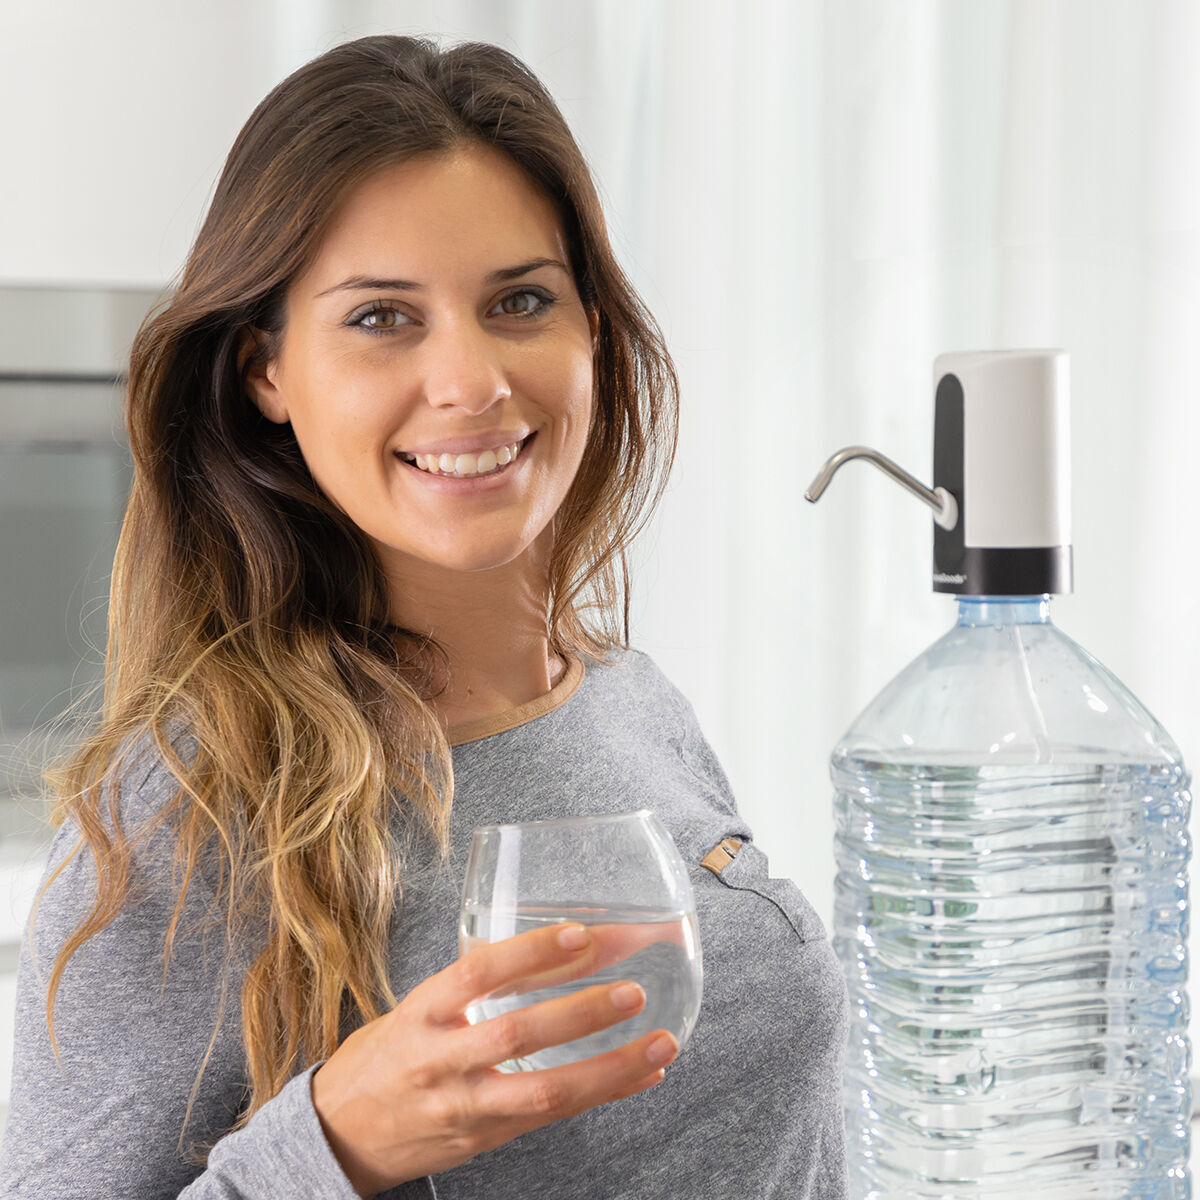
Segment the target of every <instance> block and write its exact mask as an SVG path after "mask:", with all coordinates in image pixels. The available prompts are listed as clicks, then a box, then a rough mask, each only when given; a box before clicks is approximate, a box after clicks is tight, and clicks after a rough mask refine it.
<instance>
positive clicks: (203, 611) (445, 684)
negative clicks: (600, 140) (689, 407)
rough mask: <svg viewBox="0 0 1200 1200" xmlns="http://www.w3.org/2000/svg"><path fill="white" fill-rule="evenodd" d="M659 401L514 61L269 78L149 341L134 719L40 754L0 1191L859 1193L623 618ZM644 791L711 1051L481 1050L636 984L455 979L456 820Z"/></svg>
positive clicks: (586, 947)
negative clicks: (54, 765) (484, 1007)
mask: <svg viewBox="0 0 1200 1200" xmlns="http://www.w3.org/2000/svg"><path fill="white" fill-rule="evenodd" d="M675 415H676V414H675V377H674V372H673V370H672V367H671V363H670V359H669V357H668V356H667V353H666V351H665V349H664V347H663V346H662V343H661V340H660V337H659V334H658V331H657V327H656V326H655V325H654V323H653V321H652V319H651V318H650V317H649V315H648V314H647V313H646V312H645V310H644V309H643V308H642V306H641V304H640V302H639V301H638V299H637V297H636V296H635V294H634V292H633V290H632V288H631V287H630V286H629V284H628V282H627V281H626V280H625V278H624V276H623V275H622V274H621V272H620V270H619V268H618V267H617V265H616V263H615V261H614V259H613V256H612V252H611V249H610V247H609V245H608V242H607V239H606V236H605V230H604V223H603V218H602V215H601V212H600V208H599V204H598V201H597V198H596V193H595V190H594V187H593V185H592V183H591V181H590V178H589V175H588V172H587V168H586V166H585V164H584V162H583V159H582V157H581V155H580V153H579V150H578V148H577V147H576V145H575V143H574V141H573V140H572V138H571V136H570V133H569V131H568V130H567V129H566V126H565V125H564V123H563V121H562V118H561V116H560V114H559V113H558V111H557V109H556V108H555V106H554V104H553V102H552V101H551V99H550V98H549V96H548V95H547V94H546V92H545V91H544V90H543V89H542V87H541V86H540V84H539V83H538V82H537V81H536V80H535V79H534V78H533V77H532V76H531V75H530V74H529V72H528V71H527V70H526V69H525V68H524V67H523V66H522V65H521V64H520V63H519V62H517V61H516V60H515V59H513V58H512V57H511V56H510V55H508V54H506V53H504V52H503V51H501V50H499V49H497V48H495V47H491V46H482V45H469V46H460V47H457V48H453V49H449V50H447V51H444V52H442V51H439V50H438V49H437V48H435V47H434V46H432V45H431V44H429V43H426V42H423V41H419V40H413V39H408V38H401V37H371V38H364V39H361V40H359V41H357V42H352V43H349V44H347V45H344V46H340V47H338V48H336V49H334V50H332V51H330V52H329V53H327V54H325V55H323V56H322V57H320V58H318V59H316V60H315V61H313V62H311V63H309V64H308V65H307V66H305V67H304V68H302V69H301V70H299V71H297V72H296V73H295V74H294V75H292V76H291V77H290V78H288V79H287V80H285V81H284V82H283V83H281V84H280V85H279V86H278V87H277V88H276V89H275V90H274V91H273V92H272V93H271V94H270V95H269V96H268V97H267V98H266V100H264V101H263V103H262V104H261V105H260V106H259V108H258V109H257V110H256V112H255V113H254V114H253V115H252V116H251V118H250V120H249V122H248V123H247V125H246V127H245V128H244V129H243V131H242V133H241V134H240V136H239V137H238V139H237V142H236V143H235V145H234V147H233V150H232V152H231V154H230V157H229V160H228V162H227V164H226V167H225V170H224V172H223V174H222V177H221V180H220V183H219V185H218V188H217V191H216V194H215V196H214V199H213V202H212V206H211V209H210V211H209V214H208V217H207V219H206V221H205V223H204V226H203V228H202V229H201V231H200V234H199V236H198V238H197V241H196V244H195V246H194V248H193V250H192V253H191V255H190V257H189V259H188V262H187V264H186V267H185V269H184V272H183V276H182V280H181V282H180V284H179V287H178V289H177V290H176V292H175V294H174V296H173V297H172V298H171V300H170V302H169V303H168V304H167V305H166V306H165V307H164V308H162V310H161V311H159V312H158V313H157V314H156V315H154V316H152V317H151V318H150V319H148V320H147V322H146V324H145V325H144V326H143V328H142V330H141V331H140V332H139V335H138V337H137V339H136V341H135V344H134V347H133V352H132V357H131V364H130V373H129V392H128V425H129V432H130V440H131V445H132V450H133V455H134V461H135V465H136V477H135V483H134V488H133V493H132V496H131V499H130V504H129V511H128V514H127V517H126V522H125V526H124V529H123V532H122V538H121V544H120V548H119V551H118V554H117V560H116V563H115V566H114V576H113V594H112V609H111V612H112V617H111V631H110V645H109V661H110V671H109V677H108V682H107V694H106V704H105V710H104V718H103V722H102V724H101V725H100V727H99V729H98V731H97V732H96V733H95V734H94V736H92V737H91V738H90V740H88V741H87V742H86V743H85V744H84V745H83V746H82V747H81V748H80V749H79V751H78V753H77V754H76V755H75V757H74V758H73V759H72V760H71V761H70V763H69V764H68V765H67V767H66V768H65V769H64V770H63V771H61V772H59V773H58V775H57V776H56V782H57V784H58V787H59V799H58V801H57V804H56V807H55V812H54V820H55V822H56V824H58V825H59V826H60V828H59V831H58V835H57V837H56V839H55V843H54V846H53V848H52V850H51V853H50V860H49V864H48V867H47V876H46V886H45V889H44V891H43V892H42V894H41V896H40V899H39V904H38V906H37V907H36V908H35V910H34V914H33V917H32V919H31V923H30V930H31V932H30V933H28V934H27V936H26V940H25V944H24V947H23V951H22V960H21V965H20V975H19V994H18V1016H17V1022H18V1027H17V1042H16V1058H15V1066H14V1087H13V1096H12V1105H11V1110H10V1117H9V1126H8V1130H7V1135H6V1140H5V1144H4V1149H3V1156H2V1160H0V1180H2V1181H3V1183H4V1185H5V1187H6V1189H7V1190H6V1191H5V1193H4V1194H5V1195H14V1196H35V1195H36V1196H38V1197H58V1196H64V1197H65V1196H71V1197H74V1198H78V1197H81V1196H97V1197H98V1196H106V1197H108V1196H116V1195H120V1196H125V1197H149V1196H167V1195H172V1196H173V1195H178V1194H186V1195H187V1196H189V1197H193V1196H194V1197H218V1196H220V1197H235V1196H236V1197H260V1196H306V1197H326V1196H328V1197H351V1196H354V1195H360V1196H370V1195H377V1194H382V1195H387V1196H433V1195H435V1194H436V1195H437V1196H438V1197H441V1198H442V1200H445V1198H447V1197H449V1198H452V1200H453V1198H463V1200H466V1198H468V1197H470V1198H479V1197H485V1196H486V1197H488V1198H489V1200H505V1198H507V1197H524V1196H527V1195H537V1196H539V1197H548V1198H554V1197H563V1198H566V1197H572V1198H575V1197H579V1196H583V1195H586V1196H589V1197H596V1198H606V1197H612V1198H617V1197H639V1198H643V1197H652V1196H687V1197H695V1196H709V1195H712V1196H716V1195H730V1194H733V1195H738V1196H747V1197H760V1196H773V1195H779V1196H787V1197H800V1196H805V1197H813V1198H817V1197H820V1198H821V1200H831V1198H835V1197H839V1196H842V1195H844V1190H845V1179H844V1148H843V1133H842V1121H841V1112H840V1077H841V1056H842V1045H843V1041H844V1037H845V1029H846V1026H845V1021H846V1013H845V991H844V986H843V984H842V979H841V974H840V972H839V970H838V967H837V965H836V963H835V962H834V960H833V957H832V954H831V951H830V948H829V944H828V941H827V940H826V939H825V936H824V931H823V930H822V929H821V926H820V922H819V921H818V919H817V918H816V916H815V914H814V913H813V911H812V909H811V908H810V907H809V906H808V904H807V902H806V901H805V900H804V898H803V897H802V896H801V894H800V893H799V891H798V890H797V889H796V888H795V887H794V886H793V885H792V884H790V883H788V882H787V881H785V880H773V879H770V878H769V877H768V876H767V871H766V860H765V857H764V856H763V855H762V854H761V853H760V852H759V851H758V850H757V848H756V847H754V845H753V843H752V842H751V840H750V833H749V831H748V829H747V828H746V826H745V823H744V822H743V821H742V819H741V817H740V816H739V815H738V813H737V810H736V807H735V805H734V802H733V798H732V796H731V795H730V792H729V786H728V783H727V781H726V779H725V776H724V774H723V772H722V771H721V768H720V766H719V765H718V763H717V762H716V760H715V758H714V757H713V755H712V752H711V750H710V749H709V747H708V746H707V744H706V742H705V740H704V738H703V736H702V734H701V733H700V730H699V729H698V727H697V724H696V720H695V716H694V714H693V712H692V710H691V708H690V706H689V705H688V704H687V702H686V701H685V700H684V699H683V698H682V697H681V696H680V694H679V693H678V692H677V691H676V690H675V689H674V688H673V687H672V686H671V685H670V684H669V683H668V682H667V681H666V679H665V678H664V677H663V676H662V674H661V673H660V672H659V671H658V670H657V668H656V667H655V666H654V664H653V663H652V662H651V661H650V659H649V658H647V657H646V656H645V655H643V654H639V653H638V652H636V651H634V650H631V649H629V648H628V644H627V643H628V597H629V588H628V581H627V577H626V575H625V548H626V546H627V545H628V543H629V541H630V539H631V538H632V536H633V535H634V534H635V533H636V532H637V530H638V529H639V528H640V527H641V525H642V524H643V523H644V521H645V519H646V517H647V516H648V514H649V511H650V509H651V508H652V507H653V504H654V502H655V501H656V500H657V498H658V496H659V494H660V493H661V490H662V487H663V485H664V484H665V479H666V472H667V470H668V468H669V464H670V460H671V457H672V455H673V450H674V438H675ZM643 806H645V807H653V808H654V809H655V811H656V812H657V813H658V815H659V816H660V818H661V819H662V820H663V821H664V823H665V824H666V825H667V827H668V829H669V830H670V831H671V833H672V835H673V836H674V838H675V841H676V844H677V845H678V846H679V848H680V851H681V853H682V854H683V856H684V858H685V860H686V861H687V862H688V864H689V873H690V876H691V880H692V885H693V887H694V889H695V892H696V900H697V907H698V913H699V920H700V928H701V936H702V940H703V944H704V949H705V1000H704V1006H703V1008H702V1010H701V1015H700V1018H699V1021H698V1024H697V1026H696V1028H695V1031H694V1033H693V1035H692V1038H691V1040H690V1041H689V1043H688V1046H687V1048H686V1051H685V1053H684V1054H683V1055H682V1056H681V1057H680V1059H679V1061H678V1063H676V1064H674V1065H670V1064H671V1062H672V1059H673V1058H674V1056H675V1054H676V1053H677V1051H678V1047H677V1045H676V1044H675V1042H674V1039H673V1038H672V1037H671V1035H670V1034H668V1033H665V1032H664V1031H662V1030H658V1031H655V1032H653V1033H651V1034H648V1035H646V1036H645V1037H642V1038H639V1039H637V1040H635V1041H632V1042H630V1043H629V1044H627V1045H625V1046H623V1047H621V1048H620V1049H618V1050H615V1051H613V1052H611V1053H609V1054H607V1055H603V1056H598V1057H595V1058H591V1059H587V1060H584V1061H582V1062H579V1063H575V1064H571V1065H569V1066H565V1067H558V1068H554V1069H552V1070H545V1071H534V1072H528V1073H519V1074H502V1073H500V1072H498V1071H497V1070H495V1065H496V1064H498V1063H501V1062H503V1061H504V1060H506V1059H508V1058H510V1057H512V1056H513V1055H514V1054H521V1053H528V1052H530V1051H532V1050H534V1049H537V1048H540V1047H543V1046H547V1045H551V1044H557V1043H561V1042H564V1041H569V1040H572V1039H574V1038H576V1037H579V1036H582V1035H584V1034H586V1033H590V1032H593V1031H596V1030H599V1029H601V1028H605V1027H608V1026H611V1025H614V1024H616V1023H617V1022H619V1021H621V1020H623V1019H625V1018H626V1017H628V1016H629V1015H630V1014H631V1013H634V1012H637V1011H638V1010H640V1008H641V1007H642V1006H643V1005H644V1003H645V996H644V994H642V992H641V989H640V988H638V987H636V986H634V987H633V988H629V987H624V988H622V987H613V988H608V987H604V988H591V989H588V990H586V991H584V992H581V993H579V994H577V995H576V996H572V997H569V998H567V999H560V1000H556V1001H552V1002H547V1003H544V1004H541V1005H538V1006H532V1007H529V1008H526V1009H524V1010H521V1011H520V1012H518V1013H516V1014H513V1015H511V1016H509V1017H505V1018H497V1019H494V1020H492V1021H489V1022H484V1023H481V1024H479V1025H476V1026H470V1025H468V1023H467V1021H466V1018H465V1015H464V1014H465V1009H466V1006H467V1004H468V1003H470V1002H471V1001H472V1000H473V999H475V998H477V997H478V996H480V995H483V994H485V993H487V992H488V991H491V990H493V989H495V988H498V987H501V986H504V985H507V984H511V983H514V982H516V981H519V980H521V979H524V978H527V977H529V976H531V975H534V974H537V973H539V972H542V971H547V970H554V969H561V968H563V967H564V966H565V967H566V968H567V969H569V970H574V971H577V972H578V971H579V970H581V969H582V967H581V964H583V965H586V963H587V962H588V960H589V956H590V955H594V954H595V948H594V946H593V945H592V943H591V939H590V935H589V934H588V931H587V930H586V929H584V928H583V927H582V926H557V927H554V928H551V929H543V930H539V931H535V932H533V933H528V934H524V935H521V936H519V937H516V938H512V939H509V940H508V941H505V942H499V943H496V944H494V945H491V946H488V947H484V948H482V949H478V950H475V951H473V952H472V953H471V954H469V955H467V956H465V957H464V958H463V959H461V960H459V961H455V960H456V957H457V947H456V930H455V914H456V910H457V904H458V892H459V888H460V886H461V878H462V868H463V865H464V862H465V850H466V847H467V845H468V844H469V838H470V833H471V830H472V828H473V827H474V826H475V825H476V824H479V823H483V822H485V821H487V822H495V821H512V820H526V819H539V818H542V817H546V816H561V815H566V814H570V813H588V812H610V811H627V810H630V809H634V808H638V807H643ZM739 843H740V846H739ZM722 846H723V847H724V848H723V849H721V848H720V847H722ZM702 860H703V862H702ZM664 1071H665V1079H664Z"/></svg>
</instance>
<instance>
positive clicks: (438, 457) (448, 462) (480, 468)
mask: <svg viewBox="0 0 1200 1200" xmlns="http://www.w3.org/2000/svg"><path fill="white" fill-rule="evenodd" d="M525 440H526V441H528V439H525ZM524 444H525V442H524V441H521V442H513V443H512V445H510V446H498V447H497V448H496V449H495V450H485V451H484V452H483V453H482V454H403V453H402V454H401V455H400V457H401V458H403V459H404V461H405V462H410V463H412V464H413V465H414V466H415V467H417V468H418V469H419V470H421V471H426V472H428V473H429V474H430V475H454V476H456V477H457V478H459V479H465V478H467V477H468V476H471V475H491V474H493V473H494V472H496V471H498V470H500V468H501V467H504V466H507V465H508V464H509V463H510V462H512V460H513V459H514V458H516V457H517V455H518V454H519V453H520V452H521V448H522V447H523V446H524Z"/></svg>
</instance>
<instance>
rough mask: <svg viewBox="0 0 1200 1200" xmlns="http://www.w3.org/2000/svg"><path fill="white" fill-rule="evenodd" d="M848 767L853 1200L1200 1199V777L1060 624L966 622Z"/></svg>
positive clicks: (836, 771) (846, 760) (865, 726)
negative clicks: (1192, 1009) (1081, 708)
mask: <svg viewBox="0 0 1200 1200" xmlns="http://www.w3.org/2000/svg"><path fill="white" fill-rule="evenodd" d="M1014 648H1015V651H1016V652H1017V654H1018V657H1019V659H1020V660H1021V661H1020V663H1019V664H1017V665H1018V666H1019V670H1020V672H1021V673H1022V674H1023V675H1024V678H1025V679H1026V680H1027V681H1028V683H1027V685H1020V686H1018V687H1017V688H1016V691H1014V690H1013V689H1012V688H1011V687H1007V686H1006V685H1004V684H1003V683H1002V682H1000V679H1001V677H1002V676H1004V675H1006V674H1007V676H1008V677H1009V680H1010V683H1011V679H1012V671H1011V668H1012V667H1013V665H1014V664H1013V663H1012V662H1011V661H1009V660H1010V659H1011V656H1012V654H1013V652H1014ZM964 662H966V663H967V664H968V665H969V667H970V669H969V670H967V671H965V672H964V671H963V670H961V669H960V668H961V667H962V666H963V663H964ZM1046 662H1053V663H1054V664H1055V666H1056V668H1057V670H1058V674H1056V675H1055V677H1054V685H1053V687H1051V686H1050V685H1049V684H1048V683H1046V682H1045V680H1046V676H1045V673H1044V671H1043V670H1042V669H1041V668H1042V666H1044V665H1045V663H1046ZM1065 662H1070V663H1071V664H1072V665H1071V670H1073V671H1075V672H1076V678H1075V679H1074V680H1073V682H1072V683H1071V685H1070V686H1066V685H1064V681H1063V680H1062V678H1061V671H1062V669H1063V664H1064V663H1065ZM1039 663H1040V664H1041V666H1039ZM989 675H991V676H993V679H992V684H991V686H989V683H988V677H989ZM1039 680H1041V681H1042V686H1041V688H1040V690H1039ZM967 681H969V684H968V683H967ZM1022 687H1025V690H1026V692H1027V694H1026V695H1025V697H1024V702H1021V703H1017V702H1015V699H1014V698H1015V697H1016V696H1017V693H1019V692H1020V691H1021V688H1022ZM914 688H915V692H914ZM917 692H923V695H918V694H916V693H917ZM1072 694H1077V695H1079V696H1080V697H1082V698H1083V701H1084V702H1086V705H1087V706H1088V707H1089V708H1090V711H1091V712H1093V713H1096V714H1098V715H1101V716H1102V718H1103V721H1102V725H1103V722H1104V721H1107V722H1109V723H1110V725H1109V727H1108V730H1109V735H1110V736H1109V742H1110V748H1109V749H1107V750H1106V748H1105V746H1104V743H1103V739H1101V740H1099V741H1097V740H1096V739H1095V738H1094V737H1091V736H1088V730H1087V729H1086V728H1083V726H1086V725H1087V722H1088V721H1089V719H1090V718H1089V717H1088V716H1087V715H1086V714H1083V715H1081V714H1080V713H1078V712H1077V711H1075V708H1074V707H1072V703H1073V702H1071V701H1070V700H1069V699H1067V701H1066V703H1067V705H1068V708H1067V709H1063V708H1062V703H1063V698H1064V697H1067V698H1069V697H1070V696H1071V695H1072ZM931 697H935V698H934V699H931ZM1056 698H1057V699H1056ZM1018 708H1019V709H1020V710H1021V711H1020V713H1017V712H1016V711H1015V710H1016V709H1018ZM1006 710H1007V715H1006ZM1114 719H1116V720H1118V721H1119V722H1120V724H1121V727H1122V730H1123V733H1122V736H1121V737H1115V736H1112V728H1113V726H1112V725H1111V722H1112V721H1113V720H1114ZM985 730H986V738H987V740H986V741H985V742H984V744H982V745H978V746H976V748H975V749H974V750H972V748H971V747H970V746H969V745H968V743H969V742H971V741H975V742H979V740H980V734H981V732H982V731H985ZM1092 732H1095V731H1094V730H1093V731H1092ZM1101 732H1102V733H1103V729H1101ZM1139 745H1140V746H1141V747H1143V753H1142V755H1141V759H1140V760H1139V759H1138V758H1137V757H1134V756H1131V751H1132V750H1134V749H1136V748H1137V747H1138V746H1139ZM832 772H833V780H834V785H835V797H836V799H835V805H836V834H835V837H836V847H835V849H836V856H837V880H836V894H835V911H834V946H835V950H836V952H837V954H838V957H839V959H840V960H841V962H842V964H843V966H844V968H845V971H846V976H847V983H848V985H849V989H850V1000H851V1020H852V1030H851V1035H850V1043H849V1046H848V1052H847V1060H846V1075H845V1080H846V1122H847V1136H848V1153H849V1160H850V1172H851V1180H852V1186H851V1195H852V1196H854V1197H856V1198H859V1200H865V1198H868V1197H869V1198H870V1200H884V1198H886V1200H1031V1196H1033V1195H1034V1194H1036V1196H1037V1200H1126V1198H1129V1197H1145V1198H1149V1197H1154V1198H1156V1200H1167V1198H1168V1197H1169V1198H1170V1200H1179V1198H1182V1197H1188V1196H1190V1194H1191V1192H1190V1176H1189V1173H1188V1165H1187V1163H1188V1148H1189V1126H1188V1119H1189V1116H1190V1107H1191V1105H1190V1095H1189V1086H1188V1075H1189V1069H1190V1051H1189V1044H1188V1036H1187V1022H1188V999H1187V970H1188V960H1187V930H1188V912H1187V888H1188V884H1187V866H1188V860H1189V856H1190V843H1189V839H1188V817H1189V812H1190V795H1189V791H1188V785H1189V778H1188V774H1187V772H1186V770H1185V768H1184V766H1183V764H1182V763H1181V762H1180V761H1179V760H1178V752H1177V751H1176V750H1175V748H1174V746H1173V744H1172V743H1171V742H1170V739H1169V738H1167V737H1166V735H1165V734H1164V733H1163V732H1162V730H1161V728H1160V727H1158V726H1157V725H1156V724H1155V723H1154V722H1153V718H1151V717H1150V716H1149V714H1148V713H1145V710H1143V709H1141V708H1140V706H1138V705H1137V702H1136V701H1134V700H1133V699H1132V697H1130V696H1129V695H1128V693H1127V692H1125V691H1124V689H1122V688H1121V686H1120V685H1119V684H1118V683H1117V682H1116V681H1115V680H1114V679H1113V678H1112V677H1111V676H1110V675H1108V674H1107V673H1106V672H1104V671H1103V668H1099V665H1098V664H1096V663H1095V661H1094V660H1092V659H1090V657H1089V656H1087V655H1086V653H1085V652H1083V651H1081V650H1079V648H1078V647H1076V646H1075V645H1074V643H1071V642H1070V640H1069V639H1067V638H1065V637H1064V636H1063V635H1061V634H1059V633H1058V632H1057V630H1055V629H1054V628H1053V626H1050V625H1049V624H1048V623H1046V622H1043V623H1040V624H1038V625H1037V626H1035V627H1033V628H1030V627H1029V626H1028V625H1026V626H1024V627H1018V628H1016V629H1013V628H1006V627H1005V626H1004V625H1003V622H1001V623H1000V624H993V625H991V626H971V625H970V624H969V623H968V625H967V627H966V628H964V627H963V626H962V624H961V623H960V626H959V627H958V628H957V629H956V630H955V631H954V632H953V633H952V634H951V635H947V638H945V639H943V640H942V642H940V643H937V644H935V646H934V647H931V649H930V651H929V652H927V654H926V655H925V656H922V659H919V660H917V663H915V664H913V667H910V668H909V670H908V671H906V672H905V673H902V675H901V676H900V677H899V678H898V679H897V680H896V681H894V683H893V684H892V685H891V687H890V688H889V689H885V692H884V693H882V694H881V696H880V697H879V698H878V699H877V701H876V702H874V703H873V705H872V706H870V707H869V708H868V710H867V711H866V712H865V713H864V714H863V717H861V718H860V719H859V721H858V722H856V724H855V726H854V727H853V728H852V730H851V731H850V733H849V734H848V735H847V737H846V738H845V739H844V740H843V742H842V744H841V745H840V746H839V747H838V750H837V751H836V752H835V755H834V759H833V763H832Z"/></svg>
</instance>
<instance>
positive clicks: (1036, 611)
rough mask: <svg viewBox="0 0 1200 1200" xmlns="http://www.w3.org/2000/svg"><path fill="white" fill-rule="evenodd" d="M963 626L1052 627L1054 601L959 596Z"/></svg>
mask: <svg viewBox="0 0 1200 1200" xmlns="http://www.w3.org/2000/svg"><path fill="white" fill-rule="evenodd" d="M957 623H958V624H959V625H1049V624H1050V623H1051V622H1050V597H1049V596H1048V595H1044V596H959V598H958V622H957Z"/></svg>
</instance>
